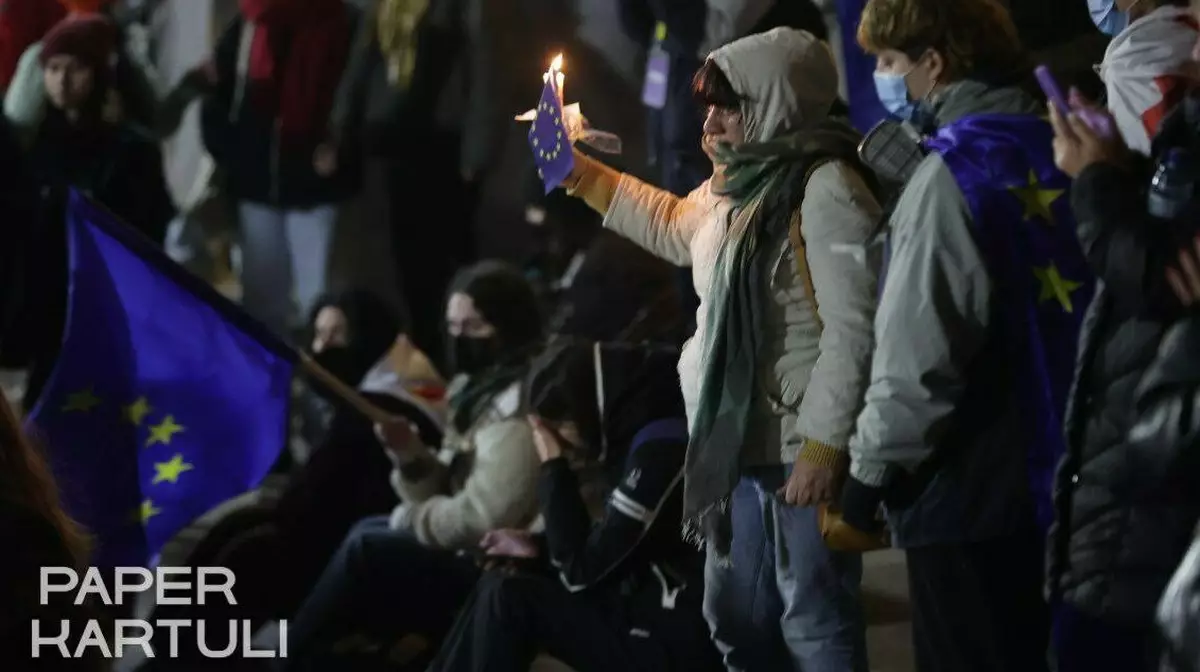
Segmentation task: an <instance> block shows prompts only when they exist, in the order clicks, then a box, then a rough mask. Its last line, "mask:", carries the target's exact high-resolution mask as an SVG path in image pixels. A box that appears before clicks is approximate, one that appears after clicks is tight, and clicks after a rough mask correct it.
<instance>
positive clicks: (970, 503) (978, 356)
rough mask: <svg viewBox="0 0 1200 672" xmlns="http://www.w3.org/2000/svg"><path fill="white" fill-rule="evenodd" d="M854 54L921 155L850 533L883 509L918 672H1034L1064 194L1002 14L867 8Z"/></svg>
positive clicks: (1081, 264)
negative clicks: (860, 54)
mask: <svg viewBox="0 0 1200 672" xmlns="http://www.w3.org/2000/svg"><path fill="white" fill-rule="evenodd" d="M858 41H859V44H861V45H862V47H863V48H864V49H865V50H866V51H867V52H868V53H871V54H874V55H875V56H876V58H877V73H876V78H877V81H878V82H879V93H880V98H881V99H882V101H883V102H884V104H885V105H886V106H888V108H889V109H890V110H892V111H893V112H903V111H904V110H905V109H911V108H910V106H914V105H915V108H916V109H915V110H914V112H915V116H914V118H915V119H917V121H918V125H919V126H920V127H921V128H922V129H923V131H924V132H925V133H927V134H928V135H926V137H925V140H924V147H925V149H926V151H927V152H928V154H927V155H926V156H925V157H924V158H923V159H922V160H921V162H920V163H919V165H918V166H917V167H916V169H915V170H914V172H913V174H912V175H911V177H910V178H909V179H908V182H907V183H906V184H905V185H904V188H903V191H902V193H901V195H900V197H899V200H898V202H897V204H896V208H895V210H894V212H893V213H892V215H891V218H890V220H889V222H888V248H889V258H888V261H887V266H886V268H887V271H886V273H885V279H884V284H883V289H882V294H881V296H880V301H879V309H878V314H877V315H876V321H875V353H874V359H873V362H872V369H871V382H870V387H869V388H868V390H867V393H866V399H865V406H864V408H863V410H862V413H861V414H860V415H859V417H858V425H857V429H856V431H855V434H854V437H853V438H852V439H851V441H850V454H851V460H852V462H851V466H850V478H849V479H848V480H847V482H846V486H845V488H844V489H843V492H842V498H841V504H842V511H843V520H844V522H845V524H847V525H848V526H850V528H852V529H854V530H857V531H859V532H865V531H871V530H875V529H877V528H878V527H880V523H878V522H877V513H878V511H879V508H880V505H881V503H883V502H884V501H885V500H886V503H887V507H886V508H887V521H888V524H889V526H890V528H891V533H892V540H893V543H894V544H895V545H896V546H899V547H901V548H903V549H904V550H905V553H906V557H907V568H908V575H909V585H910V586H911V587H912V590H911V599H912V604H913V612H914V614H913V632H914V647H915V649H916V661H917V669H918V670H921V671H922V672H930V671H947V672H950V671H952V672H967V671H970V672H989V671H995V672H1010V671H1012V670H1022V672H1025V671H1029V672H1036V671H1038V670H1046V669H1047V667H1046V665H1047V660H1046V659H1047V634H1048V632H1049V625H1050V624H1049V612H1048V608H1047V605H1046V604H1045V603H1044V601H1043V599H1042V595H1041V590H1040V587H1041V578H1042V559H1043V555H1044V541H1043V540H1044V538H1045V533H1046V526H1048V525H1049V522H1050V519H1051V518H1052V515H1053V511H1052V507H1051V496H1050V490H1051V482H1052V474H1053V469H1054V464H1055V462H1056V461H1057V459H1058V457H1059V456H1060V455H1061V454H1062V453H1063V452H1064V439H1063V437H1062V418H1063V417H1064V415H1065V405H1066V397H1067V391H1068V389H1069V388H1070V385H1071V381H1072V379H1073V373H1074V364H1075V352H1076V343H1077V340H1078V335H1079V329H1080V318H1081V316H1082V314H1083V311H1084V309H1085V308H1086V306H1087V305H1088V302H1089V300H1090V297H1091V293H1092V287H1093V277H1092V273H1091V271H1090V269H1089V268H1088V265H1087V262H1086V259H1085V258H1084V255H1083V252H1082V250H1081V249H1080V245H1079V242H1078V240H1077V239H1076V237H1075V230H1074V227H1073V225H1072V213H1071V210H1070V205H1069V202H1068V198H1067V197H1066V196H1065V194H1066V193H1067V190H1068V188H1069V186H1070V182H1069V180H1068V179H1067V177H1066V176H1065V175H1064V174H1063V173H1062V172H1060V171H1059V170H1058V169H1057V168H1056V167H1055V165H1054V157H1053V155H1052V152H1051V139H1052V133H1051V129H1050V126H1049V124H1047V123H1046V121H1045V120H1044V115H1045V108H1044V106H1043V104H1042V103H1041V102H1040V101H1039V100H1037V99H1036V98H1034V97H1033V96H1032V95H1030V94H1029V93H1027V91H1026V89H1025V88H1023V86H1022V85H1023V84H1024V83H1025V82H1027V81H1028V79H1029V76H1030V75H1031V74H1032V73H1031V72H1030V68H1029V65H1028V60H1027V59H1026V57H1025V54H1024V53H1023V50H1022V47H1021V43H1020V41H1019V40H1018V39H1017V36H1016V29H1015V28H1014V26H1013V23H1012V21H1011V19H1010V17H1009V15H1008V13H1007V10H1006V9H1005V8H1004V5H1003V4H1001V3H1000V2H999V0H955V1H954V2H952V3H947V2H945V1H944V0H871V1H870V2H869V3H868V4H867V6H866V9H865V10H864V12H863V16H862V22H861V23H860V25H859V32H858ZM835 541H836V539H832V538H831V543H834V542H835Z"/></svg>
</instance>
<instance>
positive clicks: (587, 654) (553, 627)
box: [430, 338, 723, 672]
mask: <svg viewBox="0 0 1200 672" xmlns="http://www.w3.org/2000/svg"><path fill="white" fill-rule="evenodd" d="M677 357H678V353H677V352H675V351H674V350H673V349H671V348H655V347H654V346H635V345H626V344H604V343H594V342H590V341H581V340H576V339H572V338H562V340H561V341H560V342H559V343H556V344H552V345H551V346H550V348H548V350H547V352H546V353H544V354H543V355H542V356H541V357H539V359H538V361H537V362H536V363H535V365H534V367H533V371H532V372H531V374H530V376H529V383H528V388H527V389H528V392H527V396H528V398H529V399H530V404H531V409H530V411H531V413H532V414H533V415H531V416H530V423H531V424H532V426H533V431H534V436H535V440H536V441H537V447H538V454H539V456H540V457H541V460H542V466H541V474H540V476H539V482H538V501H539V505H540V506H539V508H540V511H541V514H542V516H543V517H544V519H545V521H546V530H545V533H544V534H541V535H531V534H530V533H529V532H527V531H523V530H497V531H494V532H490V533H489V534H488V535H487V536H485V537H484V539H483V542H482V548H483V551H484V553H485V555H486V556H487V557H489V558H492V559H493V562H496V563H498V564H500V565H508V563H516V566H515V567H513V566H505V567H503V568H497V569H494V570H493V571H490V572H488V573H487V574H485V575H484V577H483V578H482V580H481V581H480V583H479V585H478V586H477V587H476V589H475V592H474V594H473V595H472V596H471V598H470V599H469V601H468V606H467V608H466V609H464V610H463V613H462V615H461V616H460V617H459V620H458V622H457V623H456V624H455V626H454V629H453V631H452V633H451V635H450V636H449V637H448V638H447V640H446V642H445V644H444V645H443V646H442V650H441V652H440V653H439V654H438V657H437V659H435V660H434V662H433V664H432V665H431V666H430V670H431V671H433V672H469V671H476V670H477V671H479V672H482V671H484V670H488V671H489V672H491V671H495V672H507V671H511V672H526V671H527V670H529V669H530V665H531V664H532V663H533V661H534V659H535V657H536V656H537V654H538V653H539V652H543V651H544V652H546V653H548V654H550V655H552V656H553V657H554V658H556V659H558V660H560V661H562V662H564V663H566V664H567V665H569V666H570V668H571V669H573V670H576V671H577V672H589V671H591V670H596V671H597V672H599V671H601V670H605V671H607V670H647V671H650V670H655V671H657V670H688V671H689V672H690V671H695V672H703V671H705V670H711V671H713V672H715V671H716V670H720V669H723V667H722V665H721V661H720V655H719V654H718V653H717V651H716V649H714V648H713V646H712V644H711V643H710V642H709V641H708V640H709V638H708V628H707V626H706V624H705V622H704V618H703V616H702V614H701V601H702V593H703V584H704V567H703V565H704V559H703V556H702V555H701V554H700V553H698V552H697V551H696V549H695V548H694V547H691V546H689V545H688V544H686V543H685V542H683V541H682V540H681V539H680V538H679V534H678V528H677V527H676V522H675V521H677V520H678V519H679V516H680V513H681V510H682V503H683V462H684V455H685V453H686V452H687V421H686V417H685V414H684V410H683V399H682V397H681V396H680V394H679V386H678V385H677V384H676V383H675V376H674V374H673V371H672V369H673V368H674V366H675V362H676V360H677ZM567 435H572V436H574V439H567V438H563V437H565V436H567ZM572 440H573V441H574V442H575V443H576V444H579V445H574V446H571V445H568V443H567V442H568V441H572ZM580 452H582V453H586V455H587V458H590V460H594V461H598V462H599V465H598V467H599V468H600V469H602V470H603V471H604V472H605V475H606V477H607V478H606V481H607V483H608V488H607V490H608V491H609V492H610V493H611V494H610V495H609V496H608V503H607V506H605V507H604V513H603V514H602V519H601V520H600V521H599V522H597V523H595V524H593V523H592V516H591V515H590V513H589V509H588V506H587V503H586V501H585V499H584V497H583V495H582V493H581V488H580V480H579V478H578V477H577V475H576V473H575V471H573V470H572V467H571V459H570V457H569V456H568V453H575V455H574V456H575V457H579V455H578V453H580ZM584 461H589V460H588V459H586V458H585V459H584ZM514 568H515V569H518V570H519V571H517V572H515V573H514V572H512V571H510V570H511V569H514ZM555 575H557V576H555Z"/></svg>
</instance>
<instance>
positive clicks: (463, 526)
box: [392, 418, 539, 548]
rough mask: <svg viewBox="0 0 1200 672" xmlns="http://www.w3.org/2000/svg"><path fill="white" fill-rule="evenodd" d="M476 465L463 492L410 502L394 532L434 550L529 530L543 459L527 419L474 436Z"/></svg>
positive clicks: (395, 521)
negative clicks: (503, 530) (502, 532)
mask: <svg viewBox="0 0 1200 672" xmlns="http://www.w3.org/2000/svg"><path fill="white" fill-rule="evenodd" d="M474 441H475V461H474V465H473V466H472V469H471V474H470V476H468V477H467V481H466V483H465V484H464V485H463V488H462V489H461V490H460V491H458V492H457V493H456V494H453V495H445V494H437V495H433V496H431V497H428V498H426V499H423V500H419V501H406V502H405V503H404V504H401V506H400V507H399V508H398V509H397V510H396V511H395V512H394V513H393V515H392V523H393V525H392V526H393V527H394V528H397V529H407V530H410V531H411V532H412V533H413V534H414V535H416V537H417V540H418V541H420V542H421V543H422V544H424V545H426V546H432V547H435V548H473V547H475V546H476V545H477V544H478V543H479V541H480V539H482V538H483V535H484V534H485V533H487V532H488V531H490V530H494V529H497V528H504V527H523V526H526V525H528V524H529V523H530V522H531V521H532V520H533V518H534V516H535V515H536V513H537V499H536V489H537V487H536V486H537V477H538V466H539V464H538V457H537V452H536V451H535V450H534V445H533V434H532V432H531V431H530V429H529V423H528V422H526V421H525V419H524V418H513V419H508V420H501V421H499V422H494V423H492V424H490V425H488V426H487V427H484V428H482V429H480V430H479V431H478V432H477V433H476V434H475V439H474Z"/></svg>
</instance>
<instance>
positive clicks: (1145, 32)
mask: <svg viewBox="0 0 1200 672" xmlns="http://www.w3.org/2000/svg"><path fill="white" fill-rule="evenodd" d="M1187 5H1188V3H1187V0H1088V10H1089V11H1090V12H1091V15H1092V21H1094V22H1095V24H1096V26H1097V27H1098V28H1099V29H1100V30H1101V31H1102V32H1104V33H1105V34H1107V35H1110V36H1112V38H1113V39H1112V42H1110V43H1109V45H1108V49H1107V51H1105V53H1104V60H1103V61H1102V62H1101V63H1100V67H1099V71H1098V72H1099V74H1100V79H1102V80H1104V85H1105V89H1106V91H1107V100H1106V101H1105V103H1106V106H1107V107H1108V110H1109V112H1110V113H1111V114H1112V116H1113V119H1114V120H1115V121H1116V124H1117V130H1119V131H1120V132H1121V137H1122V138H1124V140H1125V144H1126V145H1127V146H1128V147H1129V149H1132V150H1133V151H1135V152H1138V153H1139V154H1142V155H1143V156H1149V155H1150V141H1151V139H1153V138H1154V136H1155V134H1156V133H1157V132H1158V127H1159V125H1160V124H1161V123H1162V120H1163V118H1164V117H1166V115H1167V113H1169V112H1170V111H1171V109H1172V108H1173V107H1175V105H1177V104H1178V103H1179V102H1180V101H1181V100H1183V96H1184V94H1185V92H1186V90H1187V81H1186V78H1185V77H1184V75H1183V72H1182V70H1183V68H1184V66H1185V65H1186V64H1188V63H1189V62H1190V61H1191V54H1192V46H1193V45H1194V44H1195V43H1196V39H1197V37H1200V23H1198V22H1197V21H1196V18H1195V17H1194V16H1193V15H1192V13H1191V12H1189V11H1188V9H1187Z"/></svg>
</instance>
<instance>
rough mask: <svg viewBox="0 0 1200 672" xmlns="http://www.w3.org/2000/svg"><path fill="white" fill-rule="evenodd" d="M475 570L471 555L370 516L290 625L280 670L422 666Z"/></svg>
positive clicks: (468, 588) (451, 619) (348, 540)
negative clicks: (429, 543) (424, 540)
mask: <svg viewBox="0 0 1200 672" xmlns="http://www.w3.org/2000/svg"><path fill="white" fill-rule="evenodd" d="M284 561H285V562H286V559H284ZM478 575H479V572H478V570H477V569H476V567H475V563H474V562H473V561H472V560H470V559H466V558H461V557H459V556H457V555H456V554H455V553H454V552H452V551H447V550H441V549H432V548H428V547H426V546H422V545H421V544H420V543H419V542H417V540H416V539H415V538H413V537H412V535H410V534H408V533H406V532H395V531H392V530H390V529H388V527H387V517H386V516H378V517H372V518H367V519H365V520H363V521H362V522H360V523H358V524H357V525H355V526H354V529H352V530H351V531H350V534H349V535H347V537H346V540H345V541H344V542H343V543H342V546H341V548H339V549H338V552H337V553H336V554H335V555H334V557H333V559H332V560H331V561H330V563H329V566H328V567H326V568H325V572H324V574H322V575H321V578H320V580H319V581H318V582H317V585H316V587H315V588H313V590H312V592H310V593H309V595H308V598H307V599H306V600H305V601H304V605H303V606H301V607H300V611H299V613H297V614H296V617H295V618H294V619H292V620H291V621H290V622H289V623H288V633H287V636H288V657H287V658H284V659H280V661H279V666H278V668H277V669H279V670H289V671H290V670H314V671H316V670H369V669H384V668H387V669H393V670H396V669H412V670H419V669H424V664H423V661H428V659H429V658H430V657H432V655H433V653H434V652H435V651H436V650H437V647H438V645H439V644H440V642H441V639H442V637H443V636H444V635H445V633H446V632H447V631H448V630H449V629H450V626H451V625H452V624H453V622H454V617H455V615H456V613H457V612H458V609H459V608H460V607H461V606H462V603H463V601H464V600H465V599H466V598H467V596H468V595H470V593H471V589H472V587H473V586H474V584H475V580H476V578H477V577H478ZM398 658H403V661H401V660H398Z"/></svg>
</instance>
